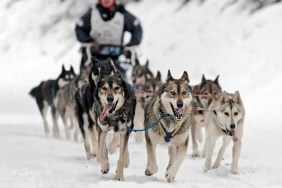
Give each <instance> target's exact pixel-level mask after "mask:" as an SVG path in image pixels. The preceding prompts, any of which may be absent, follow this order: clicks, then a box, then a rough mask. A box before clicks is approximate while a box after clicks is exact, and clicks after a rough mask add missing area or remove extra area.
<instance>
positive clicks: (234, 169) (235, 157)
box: [231, 139, 242, 174]
mask: <svg viewBox="0 0 282 188" xmlns="http://www.w3.org/2000/svg"><path fill="white" fill-rule="evenodd" d="M241 147H242V142H241V139H239V140H238V141H237V142H234V144H233V148H232V165H231V173H233V174H238V162H239V156H240V153H241Z"/></svg>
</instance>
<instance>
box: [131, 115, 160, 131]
mask: <svg viewBox="0 0 282 188" xmlns="http://www.w3.org/2000/svg"><path fill="white" fill-rule="evenodd" d="M161 118H162V117H160V118H159V119H157V121H154V122H153V123H151V125H149V126H147V127H145V128H144V129H133V128H131V127H128V126H127V125H126V128H127V130H129V131H130V132H132V131H133V132H141V131H147V130H149V129H151V128H153V127H155V126H157V125H158V123H159V122H160V120H161Z"/></svg>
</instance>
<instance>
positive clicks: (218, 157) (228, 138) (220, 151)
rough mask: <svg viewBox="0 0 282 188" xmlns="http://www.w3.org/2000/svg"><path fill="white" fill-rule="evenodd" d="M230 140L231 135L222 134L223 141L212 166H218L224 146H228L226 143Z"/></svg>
mask: <svg viewBox="0 0 282 188" xmlns="http://www.w3.org/2000/svg"><path fill="white" fill-rule="evenodd" d="M230 141H231V137H230V136H223V143H222V146H221V148H220V150H219V152H218V155H217V158H216V160H215V162H214V164H213V165H212V168H213V169H214V168H218V167H219V166H220V163H221V161H222V158H223V155H224V153H225V150H226V147H227V146H228V144H229V143H230Z"/></svg>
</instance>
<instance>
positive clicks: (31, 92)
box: [29, 86, 40, 98]
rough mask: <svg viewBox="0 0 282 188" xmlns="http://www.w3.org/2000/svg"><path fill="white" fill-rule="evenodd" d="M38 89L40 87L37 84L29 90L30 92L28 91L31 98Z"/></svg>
mask: <svg viewBox="0 0 282 188" xmlns="http://www.w3.org/2000/svg"><path fill="white" fill-rule="evenodd" d="M39 89H40V88H39V86H36V87H34V88H32V89H31V90H30V92H29V95H30V96H32V97H33V98H35V97H36V93H38V92H39Z"/></svg>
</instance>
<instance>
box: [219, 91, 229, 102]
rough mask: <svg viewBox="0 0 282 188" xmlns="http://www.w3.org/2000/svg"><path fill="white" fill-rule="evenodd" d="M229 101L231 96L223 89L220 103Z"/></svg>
mask: <svg viewBox="0 0 282 188" xmlns="http://www.w3.org/2000/svg"><path fill="white" fill-rule="evenodd" d="M227 101H229V96H228V93H227V92H226V91H223V92H222V93H221V95H220V103H221V104H225V103H226V102H227Z"/></svg>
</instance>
